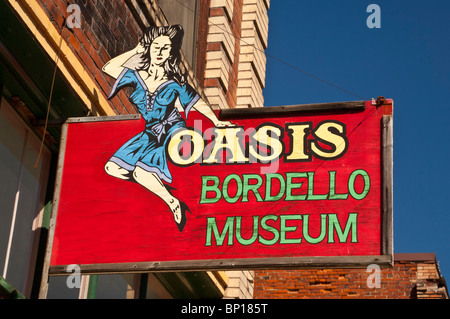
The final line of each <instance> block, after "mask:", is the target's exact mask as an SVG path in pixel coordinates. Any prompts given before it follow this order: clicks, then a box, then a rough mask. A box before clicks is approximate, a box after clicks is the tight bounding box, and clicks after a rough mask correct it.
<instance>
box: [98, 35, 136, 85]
mask: <svg viewBox="0 0 450 319" xmlns="http://www.w3.org/2000/svg"><path fill="white" fill-rule="evenodd" d="M144 50H145V49H144V47H143V46H142V45H141V44H138V45H137V46H136V47H135V48H134V49H132V50H130V51H127V52H125V53H122V54H121V55H118V56H116V57H115V58H112V59H111V60H109V61H108V62H106V64H105V65H104V66H103V68H102V70H103V72H105V73H106V74H108V75H109V76H111V77H113V78H114V79H117V78H118V76H119V75H120V73H122V71H123V69H124V66H123V64H124V63H125V62H126V61H128V60H129V59H130V58H131V57H132V56H134V55H136V54H141V53H143V52H144Z"/></svg>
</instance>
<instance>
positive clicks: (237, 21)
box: [197, 0, 269, 109]
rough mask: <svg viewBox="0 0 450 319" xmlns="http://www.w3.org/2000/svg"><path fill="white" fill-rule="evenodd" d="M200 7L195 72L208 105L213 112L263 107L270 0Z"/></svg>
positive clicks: (228, 0)
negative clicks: (203, 43) (215, 110)
mask: <svg viewBox="0 0 450 319" xmlns="http://www.w3.org/2000/svg"><path fill="white" fill-rule="evenodd" d="M201 3H202V8H203V9H201V13H202V14H203V15H204V16H202V17H201V18H200V36H199V42H200V46H199V51H198V52H199V55H198V58H199V61H198V64H197V71H198V74H199V75H198V76H199V78H200V80H201V83H202V86H203V87H204V90H205V94H206V96H207V97H208V99H209V102H210V104H211V105H212V107H213V108H215V109H224V108H237V107H241V108H242V107H243V108H247V107H262V106H264V105H263V104H264V98H263V94H262V90H263V88H264V85H265V71H266V56H265V54H264V50H265V49H266V48H267V37H268V25H269V21H268V14H267V10H268V9H269V0H209V1H208V0H202V1H201ZM206 8H207V9H208V10H206ZM206 17H207V18H208V19H207V22H208V23H207V24H206V23H205V21H204V20H205V19H206ZM202 41H206V47H202V44H201V42H202Z"/></svg>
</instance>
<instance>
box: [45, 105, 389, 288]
mask: <svg viewBox="0 0 450 319" xmlns="http://www.w3.org/2000/svg"><path fill="white" fill-rule="evenodd" d="M366 103H368V102H367V101H351V102H337V103H318V104H304V105H294V106H278V107H266V108H253V109H224V110H221V111H220V114H219V118H220V119H239V118H245V117H266V116H275V115H283V116H285V115H287V114H302V113H305V114H307V113H311V112H312V113H315V112H335V113H339V112H349V111H355V112H357V111H361V110H364V109H365V106H366ZM371 103H372V105H373V106H375V107H377V108H379V107H383V108H385V109H386V110H387V111H386V112H385V113H383V114H387V115H382V119H381V123H380V126H381V129H380V131H381V136H380V141H381V143H380V146H381V150H380V152H381V154H380V159H381V163H380V165H381V166H380V167H381V173H382V174H381V192H382V194H381V203H382V207H381V209H380V210H381V214H382V221H381V224H380V225H381V231H382V234H381V254H380V255H370V256H324V257H321V256H317V257H314V256H313V257H274V258H267V257H265V258H248V259H247V258H246V259H226V260H225V259H212V260H192V261H161V262H158V261H157V262H132V263H106V264H89V265H83V264H82V265H78V266H79V267H80V271H81V273H82V274H88V275H89V274H111V273H146V272H174V271H219V270H245V269H250V270H253V269H254V270H256V269H295V268H314V267H320V268H350V267H351V268H362V267H367V266H368V265H370V264H377V265H379V266H383V267H389V266H392V265H393V116H392V106H393V101H392V100H386V99H384V98H378V100H376V101H375V100H373V101H372V102H371ZM139 118H140V115H117V116H99V117H83V118H69V119H68V120H67V121H66V122H65V123H64V124H63V126H62V131H61V145H60V152H59V157H58V164H57V173H56V182H55V190H54V196H53V205H52V212H51V219H50V226H49V237H48V242H47V247H46V252H45V260H44V267H43V279H42V282H43V283H46V282H47V280H48V276H58V275H66V276H67V275H69V274H70V271H69V269H68V267H69V265H64V266H50V258H51V254H52V247H53V240H54V235H55V226H56V218H57V215H58V205H59V195H60V189H61V183H62V170H63V167H64V158H65V151H66V143H67V130H68V125H70V124H72V123H86V122H98V121H102V122H103V121H121V120H130V119H139Z"/></svg>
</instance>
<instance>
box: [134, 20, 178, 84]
mask: <svg viewBox="0 0 450 319" xmlns="http://www.w3.org/2000/svg"><path fill="white" fill-rule="evenodd" d="M162 35H164V36H168V37H169V38H170V40H171V42H172V49H171V51H170V57H169V58H168V59H167V61H166V62H164V70H165V71H166V72H167V76H168V78H169V79H174V80H175V81H177V82H178V84H180V85H184V84H185V83H186V74H185V72H183V71H182V70H181V68H180V65H179V63H180V61H181V53H180V49H181V43H182V42H183V35H184V31H183V28H182V27H181V26H180V25H171V26H166V27H157V26H151V27H148V28H146V29H145V31H144V34H143V36H142V37H141V39H140V40H139V42H140V44H141V45H142V46H144V48H145V51H144V53H143V55H142V60H141V63H140V65H139V67H138V68H139V69H141V70H142V69H143V70H147V69H148V67H149V66H150V45H151V44H152V42H153V40H155V39H156V38H157V37H159V36H162Z"/></svg>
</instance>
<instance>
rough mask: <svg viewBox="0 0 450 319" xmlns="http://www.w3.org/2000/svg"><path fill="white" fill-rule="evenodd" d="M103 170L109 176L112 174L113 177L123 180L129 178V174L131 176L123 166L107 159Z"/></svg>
mask: <svg viewBox="0 0 450 319" xmlns="http://www.w3.org/2000/svg"><path fill="white" fill-rule="evenodd" d="M105 172H106V173H108V174H109V175H111V176H114V177H117V178H120V179H124V180H129V179H130V176H131V174H130V171H128V170H126V169H125V168H123V167H121V166H119V165H117V164H116V163H114V162H111V161H108V162H107V163H106V164H105Z"/></svg>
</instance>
